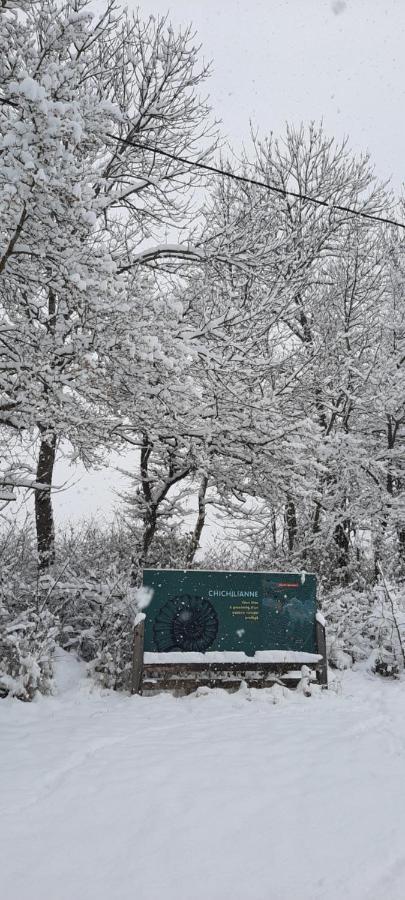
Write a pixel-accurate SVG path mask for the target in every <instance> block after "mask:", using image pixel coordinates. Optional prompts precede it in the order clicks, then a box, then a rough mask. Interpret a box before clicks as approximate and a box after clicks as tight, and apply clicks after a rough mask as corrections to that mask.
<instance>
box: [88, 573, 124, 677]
mask: <svg viewBox="0 0 405 900" xmlns="http://www.w3.org/2000/svg"><path fill="white" fill-rule="evenodd" d="M134 613H135V610H134V595H133V591H132V590H131V589H128V590H127V591H123V592H122V593H121V596H119V595H118V596H117V595H115V596H114V595H112V596H110V597H108V598H106V600H105V602H104V604H103V606H102V608H101V611H100V619H99V623H98V628H97V632H96V639H97V651H96V656H95V659H94V660H93V662H92V663H91V664H90V666H89V672H90V674H93V675H94V677H95V678H96V680H97V681H98V682H99V683H100V684H102V685H103V687H107V688H113V690H126V689H129V686H130V678H131V664H132V636H133V630H134V620H135V615H134Z"/></svg>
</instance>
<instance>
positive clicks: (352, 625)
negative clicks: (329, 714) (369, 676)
mask: <svg viewBox="0 0 405 900" xmlns="http://www.w3.org/2000/svg"><path fill="white" fill-rule="evenodd" d="M322 609H323V612H324V614H325V616H326V619H327V641H328V658H329V662H330V664H331V665H332V666H335V667H336V668H338V669H345V668H350V667H351V666H352V665H353V663H355V662H360V661H362V660H367V659H369V660H371V661H372V669H373V671H375V672H377V673H378V674H384V675H391V676H394V675H396V674H398V672H399V671H401V670H402V669H403V668H404V647H405V588H404V586H401V585H397V586H396V587H395V588H394V587H393V586H389V585H387V584H386V583H385V581H383V580H381V581H380V582H379V583H378V584H377V585H375V586H374V587H371V588H369V589H368V590H366V591H359V590H356V589H354V588H350V587H345V588H335V589H333V590H330V591H327V592H325V595H324V596H323V599H322Z"/></svg>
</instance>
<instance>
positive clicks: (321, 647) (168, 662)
mask: <svg viewBox="0 0 405 900" xmlns="http://www.w3.org/2000/svg"><path fill="white" fill-rule="evenodd" d="M143 640H144V623H143V622H140V623H139V624H138V625H137V626H136V627H135V631H134V645H133V665H132V678H131V690H132V693H138V694H145V695H151V694H156V693H160V692H161V691H170V692H171V693H173V694H175V695H176V696H180V695H184V694H190V693H192V692H193V691H195V690H197V688H199V687H211V688H218V687H219V688H225V689H226V690H228V691H236V690H238V689H239V688H240V686H241V684H242V682H245V683H246V685H247V686H248V687H255V688H265V687H271V686H272V685H274V684H277V683H281V684H284V685H286V686H288V687H296V686H297V685H298V684H299V683H300V682H302V679H303V677H304V679H306V681H307V682H310V681H314V682H317V683H318V684H319V685H321V686H322V687H324V688H327V686H328V669H327V658H326V640H325V621H324V619H323V617H322V615H321V614H320V613H318V614H317V617H316V640H317V650H318V652H317V653H303V652H301V651H289V650H269V651H259V652H258V653H256V654H255V655H254V657H249V656H245V654H244V653H240V652H237V651H236V652H235V653H232V652H230V651H228V652H226V653H222V652H211V653H210V652H205V653H181V652H180V653H179V652H176V653H144V650H143ZM303 667H305V668H304V669H303Z"/></svg>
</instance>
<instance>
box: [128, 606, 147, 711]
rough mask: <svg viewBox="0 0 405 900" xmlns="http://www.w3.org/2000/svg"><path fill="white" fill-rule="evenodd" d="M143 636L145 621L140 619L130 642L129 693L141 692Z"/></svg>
mask: <svg viewBox="0 0 405 900" xmlns="http://www.w3.org/2000/svg"><path fill="white" fill-rule="evenodd" d="M144 637H145V621H144V620H143V619H142V621H141V622H138V624H137V625H135V628H134V636H133V643H132V667H131V694H141V693H142V676H143V644H144Z"/></svg>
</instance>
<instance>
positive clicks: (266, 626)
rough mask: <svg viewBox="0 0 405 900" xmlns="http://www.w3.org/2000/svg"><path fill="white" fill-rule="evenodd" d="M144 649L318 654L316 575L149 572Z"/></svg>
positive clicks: (179, 571) (194, 571) (145, 576)
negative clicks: (271, 651) (279, 651)
mask: <svg viewBox="0 0 405 900" xmlns="http://www.w3.org/2000/svg"><path fill="white" fill-rule="evenodd" d="M143 583H144V585H145V587H148V588H151V589H152V591H153V594H152V599H151V601H150V604H149V606H148V607H147V609H146V622H145V650H147V651H153V652H161V653H168V652H173V651H183V652H189V651H199V652H205V651H207V650H239V651H243V652H245V653H246V654H247V655H249V656H253V654H254V653H255V652H256V650H299V651H305V652H308V653H317V643H316V633H315V617H316V578H315V575H307V574H304V573H303V574H302V575H301V574H291V573H288V574H285V573H280V572H207V571H203V570H200V571H198V570H195V569H193V570H184V571H183V570H181V569H145V570H144V573H143Z"/></svg>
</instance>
